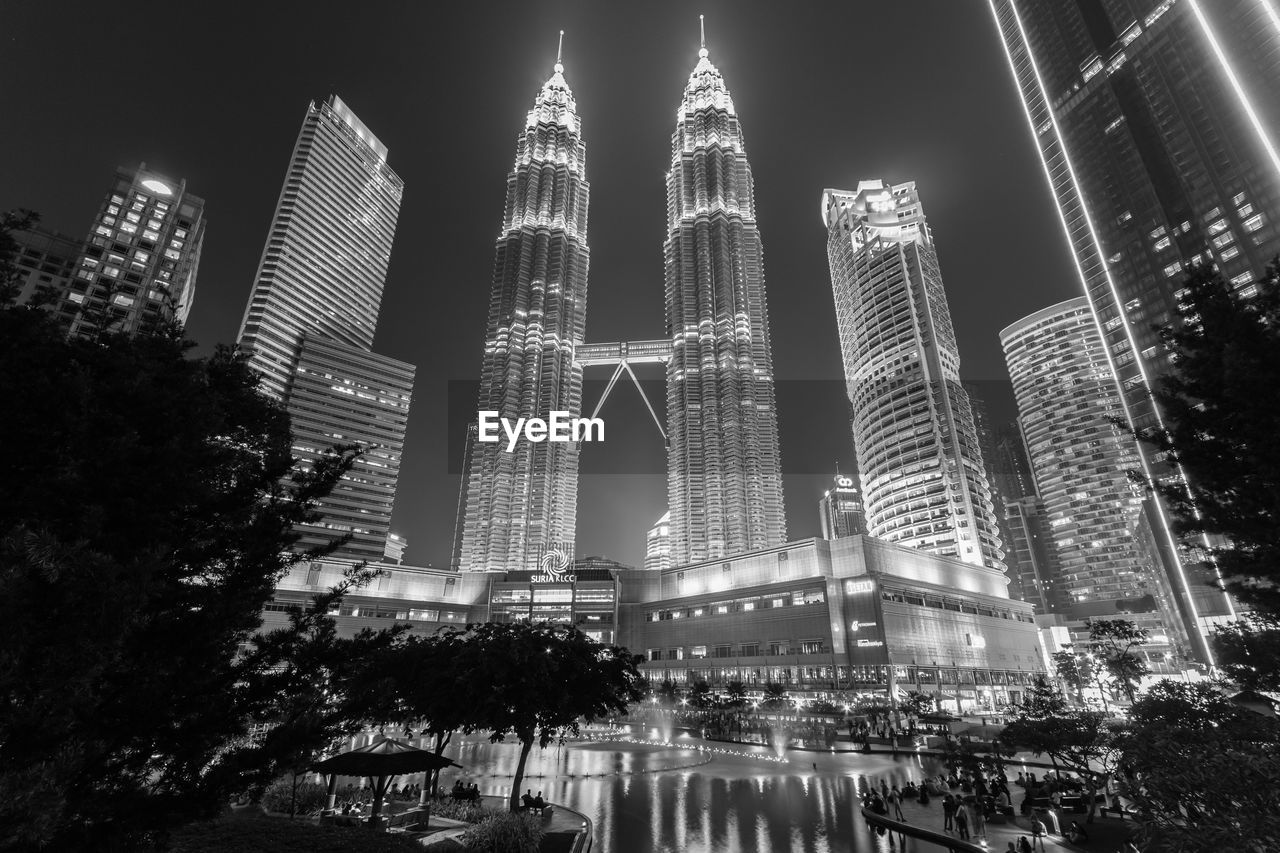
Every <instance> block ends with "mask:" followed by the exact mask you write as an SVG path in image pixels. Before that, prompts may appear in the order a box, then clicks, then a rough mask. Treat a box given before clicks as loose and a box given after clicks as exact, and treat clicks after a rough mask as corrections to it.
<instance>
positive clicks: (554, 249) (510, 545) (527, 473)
mask: <svg viewBox="0 0 1280 853" xmlns="http://www.w3.org/2000/svg"><path fill="white" fill-rule="evenodd" d="M586 156H587V148H586V143H585V141H584V140H583V138H582V122H581V119H580V118H579V116H578V111H577V104H576V102H575V101H574V97H573V91H572V90H571V89H570V88H569V84H568V82H567V81H566V80H565V77H564V65H563V64H562V63H561V62H560V61H559V60H557V61H556V63H555V65H554V66H553V70H552V74H551V76H550V77H548V78H547V80H546V82H545V83H543V85H542V88H541V90H540V91H539V92H538V94H537V96H536V97H535V98H534V102H533V107H532V109H530V110H529V112H528V113H527V115H526V117H525V122H524V124H523V125H522V126H521V129H520V132H519V134H518V136H517V140H516V152H515V158H514V163H513V165H512V167H511V171H510V173H509V174H508V176H507V181H506V188H507V192H506V203H505V205H504V208H503V211H504V212H503V215H502V223H501V226H500V228H499V229H498V238H497V241H496V245H495V247H494V263H493V277H492V280H491V285H490V288H489V315H488V323H487V327H486V331H485V344H484V354H483V357H482V360H481V366H480V392H479V400H478V402H477V410H478V411H493V412H497V413H498V416H499V417H503V418H508V419H510V420H511V421H512V422H515V421H516V419H518V418H542V419H544V420H545V419H547V418H549V417H550V413H551V412H554V411H562V412H569V413H570V415H571V416H572V417H579V416H580V415H581V414H582V366H581V365H580V364H577V363H576V362H575V361H574V352H575V349H576V348H577V347H579V346H581V345H582V343H583V334H584V331H585V327H586V312H587V270H588V267H589V265H590V259H591V253H590V250H589V248H588V247H587V210H588V206H589V204H590V197H591V185H590V183H589V182H588V181H587V175H586ZM478 437H479V435H478V432H477V431H476V430H475V428H474V425H473V427H472V429H471V430H470V431H469V432H468V435H467V447H466V448H465V450H464V455H465V457H466V464H467V468H466V470H465V471H463V473H462V485H461V495H460V497H459V511H458V521H459V529H458V530H457V531H455V536H454V541H455V553H454V556H453V563H454V565H456V566H457V567H458V569H459V570H460V571H464V572H467V571H490V570H508V569H525V568H533V566H534V565H535V564H536V562H537V560H538V559H539V556H538V555H539V554H540V553H541V552H542V549H543V548H544V547H545V546H547V545H548V544H549V543H552V542H565V541H567V542H572V541H573V540H574V536H575V534H576V531H577V523H578V455H579V452H580V450H579V446H578V444H577V443H576V442H550V441H548V442H542V443H533V442H529V441H520V442H517V443H516V445H515V447H514V448H513V449H512V451H511V452H507V451H506V449H505V447H503V446H500V445H499V444H496V443H488V442H480V441H478V440H476V439H477V438H478Z"/></svg>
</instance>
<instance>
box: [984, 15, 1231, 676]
mask: <svg viewBox="0 0 1280 853" xmlns="http://www.w3.org/2000/svg"><path fill="white" fill-rule="evenodd" d="M987 3H988V6H989V7H990V9H991V15H992V18H993V19H994V20H995V23H996V30H997V33H998V35H999V37H1000V45H1001V47H1002V48H1003V49H1004V53H1005V58H1006V59H1007V60H1008V62H1009V70H1010V71H1011V72H1012V74H1013V79H1014V85H1015V86H1017V87H1018V89H1019V98H1018V100H1019V101H1021V102H1022V107H1023V112H1024V114H1025V115H1026V117H1027V126H1028V127H1029V128H1030V130H1031V139H1032V143H1033V144H1034V145H1035V149H1036V154H1037V156H1038V157H1039V158H1040V163H1041V165H1042V166H1043V167H1044V172H1045V177H1046V178H1047V179H1048V181H1049V189H1050V192H1051V193H1053V195H1054V206H1055V207H1056V208H1057V209H1058V216H1059V219H1060V221H1061V222H1062V226H1063V232H1064V234H1065V236H1066V238H1067V245H1068V246H1069V247H1071V256H1072V260H1073V262H1074V263H1075V265H1076V271H1077V273H1078V274H1079V276H1080V283H1081V286H1082V287H1083V289H1084V293H1085V296H1086V298H1088V299H1089V307H1090V310H1091V311H1092V313H1093V318H1094V323H1095V324H1097V326H1098V333H1099V334H1103V335H1105V332H1104V330H1103V329H1102V327H1101V324H1100V323H1099V321H1098V311H1097V306H1095V305H1094V304H1093V297H1092V293H1091V289H1090V287H1089V280H1088V277H1087V276H1086V275H1085V273H1084V268H1083V267H1082V266H1081V264H1080V259H1079V256H1078V255H1077V254H1076V252H1075V248H1074V242H1073V239H1072V236H1071V229H1070V225H1069V224H1068V222H1067V219H1066V212H1065V211H1064V210H1063V209H1062V204H1061V202H1060V201H1059V200H1058V198H1057V193H1056V191H1055V190H1054V179H1053V173H1052V171H1051V169H1050V167H1049V163H1048V161H1047V160H1046V159H1045V156H1044V151H1043V150H1042V149H1041V147H1040V139H1039V134H1038V133H1037V129H1036V126H1035V120H1034V119H1033V118H1032V116H1031V108H1030V105H1029V104H1028V103H1027V101H1026V98H1025V97H1023V96H1022V93H1021V88H1022V87H1021V83H1020V82H1019V80H1018V68H1017V64H1016V63H1015V62H1014V59H1013V53H1012V52H1011V51H1010V50H1009V45H1008V43H1007V42H1006V41H1005V37H1004V28H1003V27H1002V26H1001V23H1000V13H999V10H998V9H997V7H996V0H987ZM1006 6H1007V8H1008V9H1009V11H1010V12H1011V13H1012V15H1013V20H1014V23H1015V24H1016V25H1017V28H1018V34H1019V39H1020V41H1021V43H1022V47H1023V51H1024V52H1025V53H1026V56H1027V62H1028V63H1029V64H1030V66H1031V72H1032V74H1033V75H1034V77H1035V80H1036V88H1037V91H1038V92H1039V94H1040V99H1041V101H1042V102H1043V103H1044V107H1045V112H1046V113H1047V114H1048V116H1049V121H1050V123H1051V126H1052V128H1053V133H1054V138H1055V140H1056V141H1057V144H1058V150H1059V151H1060V152H1061V154H1062V162H1063V165H1064V166H1066V169H1067V174H1068V176H1069V178H1070V181H1071V188H1072V192H1073V193H1074V195H1075V197H1076V201H1077V203H1078V204H1079V206H1080V212H1081V215H1082V216H1083V217H1084V221H1085V225H1086V227H1087V229H1088V231H1089V236H1090V239H1091V241H1092V243H1093V248H1094V252H1095V253H1096V254H1097V258H1098V265H1099V267H1100V268H1101V270H1102V274H1103V276H1104V277H1105V278H1106V282H1107V287H1108V289H1109V290H1110V292H1111V298H1112V300H1113V301H1114V303H1115V304H1116V305H1117V306H1120V305H1122V302H1123V300H1122V299H1121V297H1120V293H1119V290H1118V289H1117V287H1116V284H1115V281H1114V279H1112V277H1111V271H1110V269H1109V268H1108V266H1107V261H1106V257H1105V255H1104V254H1103V250H1102V244H1101V241H1100V240H1099V239H1098V233H1097V230H1096V229H1095V228H1094V224H1093V218H1092V217H1091V216H1090V214H1089V209H1088V205H1087V204H1086V202H1085V198H1084V193H1083V191H1082V190H1081V188H1080V181H1079V179H1078V178H1077V176H1076V171H1075V167H1074V166H1073V165H1072V163H1071V156H1070V154H1068V153H1067V146H1066V141H1065V139H1064V137H1063V135H1062V129H1061V128H1060V127H1059V126H1058V118H1057V115H1056V114H1055V113H1054V110H1053V106H1052V102H1051V101H1050V100H1049V93H1048V90H1047V89H1046V88H1045V85H1044V78H1043V77H1042V76H1041V74H1040V68H1039V65H1038V64H1037V63H1036V58H1035V54H1034V52H1033V51H1032V49H1031V43H1030V39H1029V38H1028V37H1027V31H1026V28H1025V27H1024V26H1023V23H1022V16H1021V15H1019V14H1018V8H1017V4H1016V0H1006ZM1121 316H1122V317H1123V312H1121ZM1121 326H1122V327H1123V329H1124V334H1125V337H1126V339H1127V340H1128V341H1129V346H1130V348H1131V349H1132V350H1133V351H1135V352H1136V351H1137V342H1136V341H1135V340H1134V337H1133V333H1132V330H1131V329H1130V327H1129V323H1128V321H1127V320H1125V321H1124V322H1122V323H1121ZM1107 363H1108V365H1109V366H1110V368H1111V370H1112V372H1113V374H1114V375H1115V376H1116V377H1117V379H1118V378H1119V376H1120V373H1119V371H1118V370H1117V368H1116V365H1115V363H1114V361H1113V359H1112V354H1111V351H1110V347H1108V348H1107ZM1135 364H1136V366H1137V368H1138V373H1139V375H1140V376H1141V377H1142V383H1143V386H1144V387H1145V388H1147V390H1148V392H1150V389H1151V378H1150V377H1149V376H1148V375H1147V372H1146V367H1145V365H1144V364H1143V361H1142V359H1135ZM1120 400H1121V404H1122V406H1123V408H1124V413H1125V419H1126V420H1127V421H1128V422H1129V423H1130V424H1131V425H1132V424H1133V423H1134V419H1133V415H1132V412H1131V411H1130V409H1129V403H1128V395H1127V394H1125V393H1123V390H1122V392H1121V394H1120ZM1152 408H1153V412H1154V415H1155V418H1156V421H1157V423H1158V425H1159V428H1160V429H1161V430H1164V429H1165V425H1164V418H1163V416H1162V415H1161V413H1160V409H1159V407H1158V406H1154V407H1152ZM1139 459H1140V460H1141V464H1142V473H1143V476H1144V477H1146V478H1147V481H1148V482H1155V477H1154V474H1153V473H1152V470H1151V467H1150V464H1149V461H1148V458H1147V454H1146V453H1140V454H1139ZM1178 473H1179V475H1180V476H1181V470H1179V472H1178ZM1183 481H1184V482H1185V477H1184V478H1183ZM1156 511H1157V514H1158V515H1159V516H1160V527H1161V530H1162V532H1163V534H1164V537H1165V539H1166V541H1167V544H1168V546H1169V549H1170V553H1171V554H1172V555H1173V557H1174V563H1175V568H1176V570H1177V573H1178V582H1179V584H1180V586H1181V591H1182V598H1183V600H1184V601H1185V602H1186V607H1187V608H1188V609H1189V610H1190V613H1191V618H1192V622H1193V623H1194V624H1193V625H1191V626H1189V630H1193V631H1195V632H1197V634H1198V637H1199V639H1200V643H1199V645H1200V647H1201V648H1200V652H1201V654H1202V655H1204V656H1205V658H1206V662H1207V663H1208V664H1209V665H1210V666H1212V665H1213V661H1214V658H1213V650H1212V648H1211V647H1210V646H1209V642H1208V638H1207V637H1206V636H1205V633H1204V629H1203V628H1202V627H1201V625H1200V617H1199V612H1198V611H1197V610H1196V606H1195V601H1194V599H1193V597H1192V595H1191V586H1190V583H1189V582H1188V580H1187V576H1186V572H1185V570H1184V569H1183V566H1182V560H1181V559H1180V558H1179V556H1178V553H1179V551H1178V542H1177V540H1176V539H1175V538H1174V536H1173V532H1172V526H1171V524H1170V520H1169V518H1168V516H1167V514H1166V512H1165V507H1164V504H1163V502H1162V501H1157V502H1156ZM1213 569H1214V573H1215V575H1217V577H1218V579H1219V580H1221V574H1219V573H1218V569H1217V566H1216V565H1215V566H1214V567H1213ZM1227 606H1228V608H1229V610H1230V612H1231V615H1232V616H1233V617H1234V615H1235V611H1234V605H1233V604H1232V602H1231V600H1230V598H1229V597H1227Z"/></svg>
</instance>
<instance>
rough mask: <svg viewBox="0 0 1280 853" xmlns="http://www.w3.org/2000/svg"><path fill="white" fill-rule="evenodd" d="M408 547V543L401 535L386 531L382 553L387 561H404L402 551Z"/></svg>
mask: <svg viewBox="0 0 1280 853" xmlns="http://www.w3.org/2000/svg"><path fill="white" fill-rule="evenodd" d="M408 547H409V543H408V541H406V540H405V538H404V537H403V536H401V535H400V534H398V533H388V534H387V544H386V548H385V550H384V552H383V553H384V555H385V556H386V559H387V561H388V562H392V563H395V564H396V565H400V564H401V563H403V562H404V552H405V549H407V548H408Z"/></svg>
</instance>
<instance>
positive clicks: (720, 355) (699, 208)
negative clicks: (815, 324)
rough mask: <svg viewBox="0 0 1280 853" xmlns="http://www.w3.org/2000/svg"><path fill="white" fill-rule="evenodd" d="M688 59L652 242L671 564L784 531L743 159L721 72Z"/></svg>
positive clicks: (761, 544)
mask: <svg viewBox="0 0 1280 853" xmlns="http://www.w3.org/2000/svg"><path fill="white" fill-rule="evenodd" d="M698 55H699V59H698V64H697V66H696V67H695V68H694V69H693V73H692V74H690V75H689V82H688V84H687V85H686V86H685V90H684V98H683V100H682V102H681V104H680V108H679V110H678V111H677V113H676V129H675V133H673V134H672V137H671V170H670V171H669V172H668V173H667V240H666V243H665V244H664V246H663V256H664V259H665V264H666V302H667V333H668V335H669V336H670V339H671V342H672V357H671V360H670V362H668V364H667V437H668V442H669V447H668V451H667V452H668V464H667V472H668V474H667V476H668V500H669V505H670V507H671V539H672V542H671V546H672V547H671V552H672V553H671V556H672V560H673V561H674V564H675V565H684V564H686V563H694V562H698V561H701V560H708V559H715V558H718V557H724V556H728V555H731V554H736V553H742V552H746V551H754V550H759V549H761V548H767V547H771V546H774V545H780V544H782V543H783V542H785V541H786V535H787V534H786V512H785V508H784V506H783V499H782V463H781V455H780V452H779V447H778V415H777V408H776V406H775V402H774V388H773V362H772V356H771V355H770V344H769V320H768V310H767V306H766V303H765V282H764V257H763V250H762V248H761V244H760V232H759V230H758V229H757V227H756V216H755V198H754V184H753V181H752V177H751V165H750V164H749V163H748V162H747V154H746V148H745V146H744V144H743V138H742V128H741V127H740V126H739V123H738V115H737V112H736V111H735V110H734V107H733V100H732V98H730V96H729V90H728V89H727V88H726V87H725V83H724V78H723V77H721V76H720V72H719V71H718V70H716V67H715V66H714V65H712V64H711V61H710V60H709V59H708V58H707V50H706V48H705V47H703V48H702V49H701V50H700V51H699V53H698Z"/></svg>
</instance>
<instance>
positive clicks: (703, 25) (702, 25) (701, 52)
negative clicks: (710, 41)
mask: <svg viewBox="0 0 1280 853" xmlns="http://www.w3.org/2000/svg"><path fill="white" fill-rule="evenodd" d="M698 29H699V30H701V31H702V46H701V47H700V48H699V49H698V58H699V59H706V58H707V20H706V17H705V16H703V15H699V16H698Z"/></svg>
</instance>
